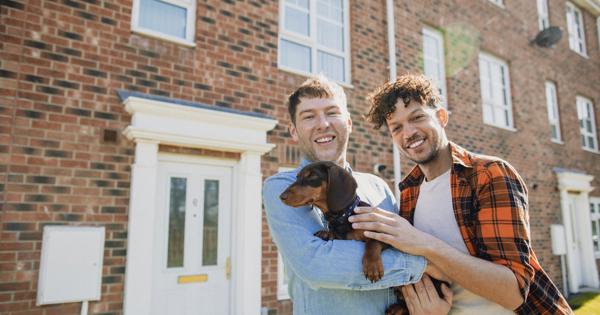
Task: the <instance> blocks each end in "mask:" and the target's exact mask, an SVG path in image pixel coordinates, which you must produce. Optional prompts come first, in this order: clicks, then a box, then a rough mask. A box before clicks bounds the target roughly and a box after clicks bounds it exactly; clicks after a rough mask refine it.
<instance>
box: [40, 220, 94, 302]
mask: <svg viewBox="0 0 600 315" xmlns="http://www.w3.org/2000/svg"><path fill="white" fill-rule="evenodd" d="M103 256H104V227H80V226H45V227H44V238H43V240H42V257H41V261H40V274H39V280H38V294H37V305H43V304H56V303H68V302H81V301H95V300H100V293H101V288H100V287H101V285H102V261H103Z"/></svg>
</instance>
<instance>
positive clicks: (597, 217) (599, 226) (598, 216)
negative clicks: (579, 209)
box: [590, 197, 600, 259]
mask: <svg viewBox="0 0 600 315" xmlns="http://www.w3.org/2000/svg"><path fill="white" fill-rule="evenodd" d="M592 210H594V211H592ZM590 220H591V222H590V223H591V224H592V225H593V224H594V223H595V224H596V233H597V234H596V235H594V230H593V229H591V230H592V245H593V244H594V240H596V242H598V246H597V247H596V246H594V256H596V259H600V197H590Z"/></svg>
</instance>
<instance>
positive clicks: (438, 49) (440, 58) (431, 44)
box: [423, 28, 448, 108]
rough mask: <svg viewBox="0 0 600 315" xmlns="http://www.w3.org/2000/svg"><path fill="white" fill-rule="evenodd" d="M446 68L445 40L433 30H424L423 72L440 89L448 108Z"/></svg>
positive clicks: (444, 104)
mask: <svg viewBox="0 0 600 315" xmlns="http://www.w3.org/2000/svg"><path fill="white" fill-rule="evenodd" d="M444 68H445V66H444V38H443V36H442V33H441V32H440V31H438V30H435V29H432V28H424V29H423V72H424V73H425V75H426V76H427V77H428V78H429V79H431V80H432V82H433V83H434V84H435V85H436V86H437V87H438V91H439V92H440V96H441V97H442V105H443V106H444V107H445V108H448V103H447V95H446V72H445V69H444Z"/></svg>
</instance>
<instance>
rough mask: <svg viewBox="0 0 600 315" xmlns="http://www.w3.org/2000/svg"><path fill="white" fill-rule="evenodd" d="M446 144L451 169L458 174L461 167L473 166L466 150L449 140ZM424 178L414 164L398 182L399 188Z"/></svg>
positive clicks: (415, 183)
mask: <svg viewBox="0 0 600 315" xmlns="http://www.w3.org/2000/svg"><path fill="white" fill-rule="evenodd" d="M448 146H449V147H450V152H451V154H452V169H453V170H454V171H456V173H457V174H460V170H461V168H472V167H473V163H472V161H471V157H470V155H469V152H468V151H467V150H465V149H463V148H462V147H461V146H459V145H457V144H455V143H454V142H451V141H449V142H448ZM424 178H425V174H423V171H422V170H421V168H420V167H419V166H418V165H416V166H415V167H413V169H412V170H411V171H410V172H409V173H408V175H406V177H405V178H404V179H403V180H402V181H401V182H400V184H399V185H400V189H402V188H403V187H410V186H416V185H420V184H421V183H422V182H423V179H424Z"/></svg>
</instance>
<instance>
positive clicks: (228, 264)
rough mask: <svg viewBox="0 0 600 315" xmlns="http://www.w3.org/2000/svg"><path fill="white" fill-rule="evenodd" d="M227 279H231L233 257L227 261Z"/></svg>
mask: <svg viewBox="0 0 600 315" xmlns="http://www.w3.org/2000/svg"><path fill="white" fill-rule="evenodd" d="M225 278H226V279H227V280H229V279H231V256H230V257H227V259H226V260H225Z"/></svg>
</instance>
